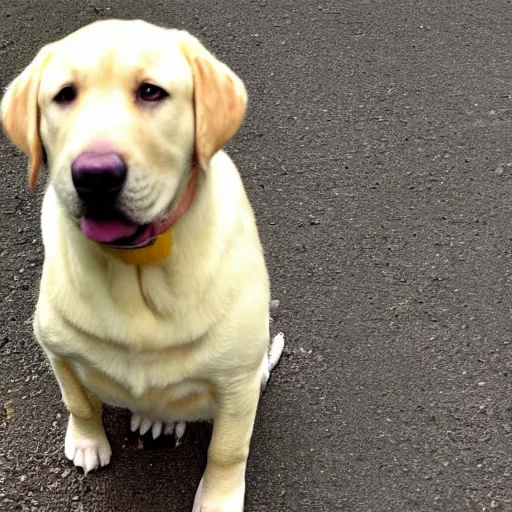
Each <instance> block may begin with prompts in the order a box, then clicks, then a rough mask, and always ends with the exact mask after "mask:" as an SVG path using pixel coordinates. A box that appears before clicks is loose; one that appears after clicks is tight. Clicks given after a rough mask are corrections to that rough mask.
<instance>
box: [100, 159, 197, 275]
mask: <svg viewBox="0 0 512 512" xmlns="http://www.w3.org/2000/svg"><path fill="white" fill-rule="evenodd" d="M198 180H199V166H198V165H193V166H192V170H191V172H190V174H189V177H188V182H187V184H186V186H185V187H184V189H182V191H180V192H179V193H178V194H179V195H178V197H177V200H176V201H174V204H173V206H172V207H171V211H170V213H169V215H168V217H167V218H166V221H165V224H166V229H165V230H164V231H163V232H162V233H160V234H159V235H158V236H157V237H156V238H155V241H154V243H153V244H151V245H149V246H147V247H141V248H139V249H114V248H109V247H104V246H102V247H103V249H104V250H105V251H107V252H108V253H109V254H112V255H113V256H115V257H116V258H118V259H120V260H121V261H123V262H124V263H126V264H128V265H156V264H158V263H160V262H161V261H162V260H164V259H165V258H167V256H169V254H170V252H171V249H172V242H173V239H172V226H173V225H174V224H175V223H176V222H177V221H178V220H179V218H180V217H181V216H182V215H183V214H184V213H185V212H186V211H187V210H188V209H189V208H190V205H191V204H192V201H193V200H194V197H195V195H196V191H197V182H198Z"/></svg>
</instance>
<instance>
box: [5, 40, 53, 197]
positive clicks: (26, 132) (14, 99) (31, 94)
mask: <svg viewBox="0 0 512 512" xmlns="http://www.w3.org/2000/svg"><path fill="white" fill-rule="evenodd" d="M49 56H50V52H49V49H48V48H47V47H45V48H43V49H42V50H41V51H40V52H39V53H38V54H37V56H36V57H35V58H34V60H33V61H32V62H31V63H30V64H29V65H28V66H27V67H26V68H25V70H24V71H23V72H22V73H21V74H20V75H18V77H17V78H15V79H14V80H13V81H12V82H11V84H10V85H9V86H8V87H7V90H6V92H5V94H4V97H3V98H2V104H1V113H2V123H3V126H4V131H5V133H6V134H7V136H8V137H9V138H10V139H11V141H12V142H14V144H16V146H18V147H19V148H20V149H21V150H22V151H23V152H24V153H26V155H27V156H28V159H29V166H28V183H29V187H30V188H33V187H34V185H35V184H36V181H37V175H38V173H39V168H40V167H41V163H42V160H43V145H42V142H41V136H40V134H39V105H38V102H37V96H38V93H39V83H40V81H41V75H42V72H43V69H44V67H45V65H46V63H47V62H48V59H49Z"/></svg>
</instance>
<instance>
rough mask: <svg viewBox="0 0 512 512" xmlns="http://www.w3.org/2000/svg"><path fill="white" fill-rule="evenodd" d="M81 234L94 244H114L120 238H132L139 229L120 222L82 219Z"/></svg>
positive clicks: (129, 223)
mask: <svg viewBox="0 0 512 512" xmlns="http://www.w3.org/2000/svg"><path fill="white" fill-rule="evenodd" d="M80 228H81V229H82V233H83V234H84V235H85V236H86V237H87V238H89V240H92V241H94V242H98V243H100V244H108V243H110V242H115V241H116V240H119V239H120V238H125V237H127V236H132V235H134V234H135V232H136V231H137V229H138V228H139V227H138V226H137V224H133V223H132V222H122V221H120V220H96V219H91V218H88V217H84V218H83V219H82V220H81V221H80Z"/></svg>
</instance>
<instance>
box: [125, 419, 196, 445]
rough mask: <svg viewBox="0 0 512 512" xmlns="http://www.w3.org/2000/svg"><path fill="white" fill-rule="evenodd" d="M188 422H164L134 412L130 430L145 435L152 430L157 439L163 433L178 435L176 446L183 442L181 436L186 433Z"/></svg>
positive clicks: (154, 437)
mask: <svg viewBox="0 0 512 512" xmlns="http://www.w3.org/2000/svg"><path fill="white" fill-rule="evenodd" d="M186 425H187V424H186V423H185V422H184V421H179V422H178V423H174V422H170V423H163V422H161V421H153V420H151V419H149V418H144V417H142V416H141V415H140V414H136V413H133V415H132V419H131V421H130V430H131V431H132V432H136V431H137V430H138V431H139V433H140V435H141V436H143V435H144V434H146V433H147V432H149V431H150V430H151V435H152V437H153V439H157V438H159V437H160V435H161V434H162V433H163V434H164V436H172V435H173V434H174V435H175V436H176V446H178V445H179V444H180V443H181V438H182V437H183V434H184V433H185V429H186Z"/></svg>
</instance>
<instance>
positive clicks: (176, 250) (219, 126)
mask: <svg viewBox="0 0 512 512" xmlns="http://www.w3.org/2000/svg"><path fill="white" fill-rule="evenodd" d="M246 101H247V97H246V92H245V88H244V85H243V83H242V82H241V80H240V79H239V78H238V77H237V76H236V75H235V74H234V73H233V72H232V71H231V70H230V69H229V68H228V67H227V66H226V65H224V64H222V63H221V62H219V61H218V60H217V59H216V58H215V57H214V56H213V55H212V54H211V53H210V52H208V51H207V50H206V49H205V47H204V46H203V45H202V44H201V43H199V41H198V40H197V39H195V38H194V37H192V36H191V35H190V34H188V33H187V32H184V31H178V30H167V29H164V28H161V27H156V26H154V25H151V24H148V23H145V22H142V21H123V20H107V21H101V22H96V23H93V24H91V25H88V26H86V27H83V28H81V29H80V30H78V31H76V32H74V33H72V34H71V35H69V36H67V37H66V38H64V39H62V40H60V41H57V42H54V43H52V44H49V45H47V46H45V47H44V48H43V49H42V50H41V51H40V52H39V53H38V54H37V56H36V57H35V58H34V60H33V61H32V63H31V64H30V65H29V66H28V67H27V68H26V69H25V70H24V71H23V72H22V73H21V74H20V75H19V76H18V77H17V78H16V79H15V80H14V81H13V82H12V83H11V84H10V85H9V87H8V88H7V91H6V93H5V95H4V98H3V100H2V119H3V124H4V129H5V132H6V133H7V135H8V136H9V137H10V139H11V140H12V141H13V142H14V143H15V144H16V145H17V146H18V147H19V148H21V149H22V150H23V151H24V152H25V153H26V154H27V155H28V158H29V183H30V186H33V185H34V184H35V182H36V179H37V175H38V171H39V168H40V167H41V165H42V164H43V163H46V164H47V167H48V169H49V183H48V187H47V190H46V194H45V197H44V202H43V211H42V233H43V242H44V247H45V259H44V268H43V274H42V280H41V285H40V294H39V300H38V304H37V308H36V312H35V318H34V331H35V335H36V337H37V340H38V341H39V343H40V344H41V346H42V347H43V349H44V351H45V353H46V355H47V356H48V359H49V361H50V363H51V366H52V368H53V371H54V373H55V376H56V378H57V380H58V383H59V385H60V389H61V392H62V397H63V400H64V402H65V404H66V407H67V408H68V409H69V412H70V417H69V424H68V429H67V433H66V439H65V453H66V456H67V457H68V458H69V459H71V460H73V462H74V464H75V465H76V466H80V467H82V468H83V469H84V471H85V472H86V473H87V472H88V471H90V470H92V469H95V468H97V467H98V466H104V465H106V464H108V463H109V460H110V455H111V449H110V445H109V442H108V440H107V437H106V435H105V431H104V429H103V425H102V419H101V405H102V402H105V403H109V404H113V405H116V406H121V407H125V408H128V409H130V410H131V411H132V413H133V417H132V423H131V427H132V430H134V431H135V430H139V431H140V432H141V433H142V434H144V433H145V432H147V431H149V430H151V432H152V434H153V437H157V436H159V435H160V434H161V433H162V432H163V433H165V434H170V433H173V432H175V435H176V436H177V438H178V440H179V438H180V437H181V435H183V431H184V426H185V423H184V422H187V421H195V420H203V419H213V434H212V439H211V442H210V446H209V450H208V462H207V465H206V469H205V472H204V474H203V477H202V479H201V482H200V483H199V487H198V489H197V492H196V496H195V500H194V504H193V511H195V512H199V511H202V512H206V511H210V512H213V511H216V512H239V511H242V510H243V503H244V494H245V468H246V462H247V457H248V453H249V444H250V439H251V435H252V430H253V425H254V419H255V414H256V409H257V404H258V400H259V396H260V391H261V388H262V386H264V384H265V383H266V381H267V379H268V377H269V371H270V369H271V368H272V367H273V366H274V365H275V364H276V363H277V361H278V360H279V357H280V355H281V352H282V349H283V344H284V339H283V336H282V335H281V334H279V335H277V336H276V338H275V339H274V341H273V343H272V344H271V346H270V350H269V302H270V296H269V280H268V275H267V270H266V266H265V261H264V256H263V251H262V247H261V244H260V240H259V237H258V232H257V229H256V224H255V219H254V215H253V211H252V209H251V206H250V204H249V202H248V199H247V196H246V194H245V191H244V188H243V185H242V182H241V180H240V176H239V174H238V171H237V169H236V168H235V166H234V164H233V163H232V161H231V160H230V158H229V157H228V156H227V155H226V154H225V153H224V152H223V151H222V150H221V148H222V147H223V146H224V145H225V144H226V143H227V142H228V141H229V140H230V139H231V138H232V137H233V135H234V134H235V133H236V132H237V130H238V128H239V125H240V124H241V122H242V119H243V117H244V113H245V107H246Z"/></svg>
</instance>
